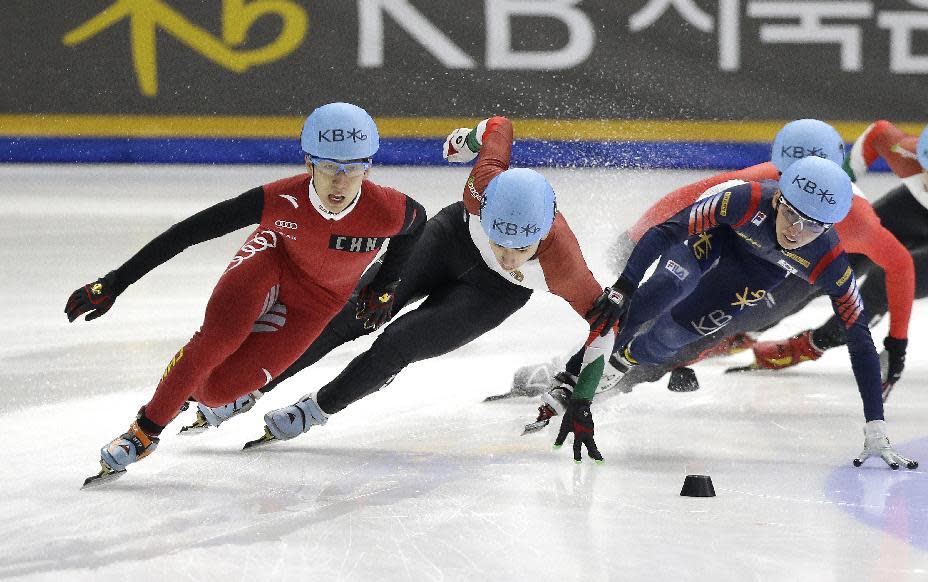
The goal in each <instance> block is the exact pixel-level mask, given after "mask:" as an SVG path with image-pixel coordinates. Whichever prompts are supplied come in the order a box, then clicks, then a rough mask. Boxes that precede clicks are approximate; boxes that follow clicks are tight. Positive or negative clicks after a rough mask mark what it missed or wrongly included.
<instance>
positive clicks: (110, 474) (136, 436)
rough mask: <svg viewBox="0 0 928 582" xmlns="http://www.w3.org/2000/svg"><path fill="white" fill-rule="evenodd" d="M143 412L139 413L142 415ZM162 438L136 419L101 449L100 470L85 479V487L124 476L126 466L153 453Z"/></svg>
mask: <svg viewBox="0 0 928 582" xmlns="http://www.w3.org/2000/svg"><path fill="white" fill-rule="evenodd" d="M141 415H142V413H141V412H140V413H139V416H140V417H141ZM159 442H160V439H159V438H158V437H157V436H153V435H150V434H148V433H146V432H145V431H144V430H142V429H141V428H140V427H139V421H138V420H136V421H135V422H133V423H132V424H131V425H130V426H129V430H127V431H126V432H125V433H123V434H122V435H120V436H118V437H116V438H115V439H113V440H112V441H111V442H110V443H109V444H108V445H106V446H104V447H103V448H102V449H100V472H99V473H98V474H96V475H93V476H91V477H87V479H85V480H84V485H83V486H82V488H84V487H90V486H93V485H99V484H102V483H105V482H109V481H113V480H115V479H118V478H119V477H122V476H123V475H124V474H125V473H126V467H127V466H128V465H131V464H132V463H135V462H136V461H139V460H141V459H144V458H145V457H147V456H148V455H150V454H152V453H153V452H154V451H155V449H156V448H158V443H159Z"/></svg>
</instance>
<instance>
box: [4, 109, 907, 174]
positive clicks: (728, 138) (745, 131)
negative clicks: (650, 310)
mask: <svg viewBox="0 0 928 582" xmlns="http://www.w3.org/2000/svg"><path fill="white" fill-rule="evenodd" d="M478 121H479V120H477V119H472V118H398V117H397V118H393V117H391V118H377V123H378V126H379V128H380V130H381V136H382V142H381V149H380V151H379V152H378V153H377V156H376V161H377V163H378V164H385V165H442V164H444V163H445V162H444V160H443V159H442V158H441V145H442V142H443V141H444V136H445V135H446V133H447V132H448V131H450V130H451V129H453V128H455V127H470V126H473V125H475V124H476V123H477V122H478ZM513 123H514V125H515V128H516V134H517V135H518V136H520V137H519V138H517V141H516V144H515V145H514V147H513V164H515V165H520V166H558V167H571V166H579V167H631V168H663V169H674V168H682V169H716V168H733V167H744V166H748V165H752V164H755V163H760V162H763V161H766V160H769V147H770V145H769V143H770V141H772V139H773V136H774V135H775V134H776V131H777V130H778V129H779V128H780V127H782V125H783V123H785V121H765V122H707V121H637V120H569V121H562V120H519V119H517V120H514V122H513ZM832 124H833V125H834V126H835V127H836V128H837V129H838V130H839V131H840V132H841V134H842V136H843V137H844V138H845V140H847V141H851V140H853V139H854V138H855V137H856V136H857V135H859V134H860V132H862V131H863V130H864V129H865V128H866V126H867V123H866V122H832ZM899 125H900V127H902V128H903V129H904V130H906V131H909V132H912V133H917V132H919V131H921V126H920V125H918V124H914V123H913V124H905V123H902V124H899ZM301 126H302V118H298V117H193V116H128V117H125V116H57V115H46V116H29V115H0V133H2V134H3V136H0V159H2V160H3V161H6V162H15V163H152V164H290V163H294V164H298V163H300V162H301V161H302V155H301V152H300V149H299V143H298V140H297V139H296V136H297V135H298V133H299V130H300V127H301ZM875 169H878V170H879V169H882V170H885V169H887V168H886V167H885V164H882V165H880V166H878V167H877V168H875Z"/></svg>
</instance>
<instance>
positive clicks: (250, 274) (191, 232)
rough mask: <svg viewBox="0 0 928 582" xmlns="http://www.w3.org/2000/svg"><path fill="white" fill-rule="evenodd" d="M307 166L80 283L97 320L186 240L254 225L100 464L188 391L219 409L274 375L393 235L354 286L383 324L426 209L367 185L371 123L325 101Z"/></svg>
mask: <svg viewBox="0 0 928 582" xmlns="http://www.w3.org/2000/svg"><path fill="white" fill-rule="evenodd" d="M301 144H302V148H303V150H304V152H305V160H306V167H307V170H308V172H307V173H304V174H300V175H297V176H293V177H291V178H286V179H283V180H280V181H277V182H273V183H270V184H266V185H264V186H262V187H258V188H254V189H252V190H250V191H248V192H246V193H244V194H242V195H241V196H239V197H237V198H235V199H232V200H229V201H226V202H223V203H220V204H218V205H216V206H214V207H212V208H210V209H207V210H204V211H203V212H201V213H199V214H197V215H194V216H192V217H190V218H188V219H186V220H184V221H182V222H181V223H179V224H177V225H175V226H174V227H172V228H171V229H169V230H168V231H167V232H165V233H164V234H162V235H161V236H159V237H158V238H156V239H155V240H153V241H152V242H151V243H149V244H148V245H146V246H145V247H144V248H143V249H142V250H141V251H140V252H139V253H138V254H136V255H135V256H134V257H133V258H132V259H130V260H129V261H128V262H126V264H124V265H123V266H121V267H120V268H119V269H117V270H115V271H113V272H111V273H110V274H108V275H107V276H105V277H103V278H102V279H100V280H98V281H96V282H94V283H91V284H88V285H85V286H84V287H82V288H80V289H78V290H76V291H75V292H74V293H73V294H72V296H71V298H70V299H69V301H68V304H67V306H66V309H65V311H66V312H67V314H68V318H69V319H70V320H71V321H74V320H75V319H76V318H77V317H79V316H80V315H82V314H84V313H89V315H88V316H87V319H94V318H96V317H99V316H100V315H102V314H103V313H105V312H106V311H107V310H108V309H109V308H110V306H111V305H112V303H113V300H114V299H115V298H116V296H117V295H118V294H119V293H121V292H122V291H123V290H124V289H125V288H126V287H127V286H128V285H130V284H131V283H133V282H135V281H137V280H138V279H139V278H140V277H141V276H142V275H144V274H145V273H147V272H148V271H150V270H151V269H153V268H154V267H156V266H157V265H159V264H161V263H163V262H165V261H167V260H168V259H170V258H171V257H173V256H174V255H176V254H177V253H179V252H181V251H182V250H184V249H185V248H187V247H189V246H190V245H193V244H196V243H199V242H202V241H205V240H209V239H212V238H215V237H217V236H221V235H223V234H226V233H229V232H232V231H234V230H237V229H238V228H241V227H243V226H247V225H250V224H255V223H258V224H259V226H258V228H257V229H256V230H255V231H254V232H253V233H252V234H251V235H250V237H249V239H248V241H247V242H246V243H245V244H244V245H243V246H242V248H241V250H240V251H238V252H237V253H236V255H235V256H234V257H233V258H232V261H231V262H230V263H229V266H228V267H227V268H226V270H225V272H224V273H223V274H222V276H221V277H220V279H219V282H218V283H217V284H216V287H215V289H214V290H213V293H212V296H211V297H210V300H209V303H208V304H207V307H206V314H205V317H204V320H203V325H202V326H201V327H200V330H199V331H197V332H196V333H195V334H194V335H193V337H192V338H191V339H190V341H189V342H188V343H187V344H186V345H185V346H184V347H183V348H181V349H180V351H178V352H177V354H176V355H175V356H174V358H173V359H172V360H171V362H170V364H169V365H168V367H167V369H166V370H165V372H164V375H163V376H162V378H161V381H160V383H159V384H158V386H157V388H156V390H155V394H154V396H153V397H152V399H151V400H150V401H149V402H148V404H146V405H144V406H143V407H142V408H141V410H140V411H139V413H138V417H137V419H136V420H135V421H134V422H133V423H132V425H131V426H130V428H129V430H128V431H127V432H126V433H125V434H123V435H121V436H119V437H117V438H116V439H114V440H113V441H112V442H111V443H109V444H108V445H106V446H104V447H103V448H102V450H101V452H100V455H101V459H100V463H101V466H102V470H101V472H100V475H98V476H96V477H91V478H90V479H88V481H87V483H85V484H88V483H93V482H94V481H97V480H106V479H107V478H112V477H114V476H119V475H121V474H122V473H124V472H125V469H126V466H127V465H129V464H130V463H134V462H136V461H138V460H139V459H142V458H144V457H146V456H147V455H149V454H150V453H151V452H153V451H154V450H155V447H157V445H158V441H159V435H160V434H161V431H162V430H163V429H164V427H165V425H167V424H168V423H169V422H170V421H171V420H172V419H173V418H174V417H175V416H176V415H177V413H178V412H179V411H180V409H181V407H182V406H184V405H185V402H186V401H187V400H188V398H192V399H194V400H196V401H198V402H199V403H201V404H202V405H205V406H207V407H209V406H219V405H221V404H223V403H226V402H230V401H233V400H235V399H237V398H239V397H241V396H244V395H246V394H249V393H252V392H256V391H257V390H258V389H259V388H260V387H262V386H264V385H266V384H267V383H268V382H270V381H271V380H272V379H273V378H275V377H277V376H278V375H280V373H281V372H283V371H284V370H285V369H287V367H288V366H290V365H291V364H292V363H293V361H294V360H296V359H297V358H298V357H299V356H300V355H301V354H303V352H304V351H305V349H306V348H307V346H309V345H310V344H311V343H312V341H313V340H314V339H315V338H316V337H317V336H318V335H319V333H320V332H321V331H322V329H323V328H324V327H325V325H326V324H327V323H328V321H329V320H330V319H331V318H332V317H333V316H334V315H336V314H337V313H338V312H339V311H340V310H341V309H342V307H343V306H344V305H345V303H346V301H347V300H348V298H349V297H350V296H351V294H352V291H353V290H354V289H355V286H356V285H357V283H358V280H359V278H360V277H361V274H362V273H363V272H364V270H365V269H366V268H367V267H368V266H369V265H370V263H371V262H372V261H373V260H374V258H375V256H376V255H377V253H378V251H379V250H380V248H381V246H382V245H383V244H384V242H385V241H387V240H388V239H391V242H390V246H389V249H388V250H387V252H386V254H385V256H384V259H383V265H382V268H381V269H380V271H379V272H378V274H377V276H376V277H375V278H374V279H373V280H372V281H371V282H370V283H369V284H368V285H367V287H365V289H364V290H362V292H361V297H362V298H363V300H364V301H363V303H364V308H363V309H362V310H361V311H360V312H359V313H357V317H359V318H360V319H361V320H362V324H366V325H368V326H370V327H374V326H376V325H377V324H379V323H382V322H383V321H385V320H387V319H389V317H390V313H391V308H392V295H393V292H394V289H395V287H396V285H397V283H398V280H399V273H400V270H401V268H402V267H403V264H404V263H405V262H406V260H407V258H408V257H409V254H410V251H411V250H412V247H413V245H414V244H415V241H416V239H417V238H418V237H419V236H420V234H421V231H422V226H423V225H424V223H425V218H426V217H425V210H424V209H423V208H422V206H421V205H420V204H418V203H417V202H415V201H414V200H412V199H410V198H408V197H407V196H406V195H404V194H402V193H401V192H398V191H396V190H393V189H391V188H386V187H383V186H379V185H377V184H374V183H373V182H370V181H368V180H366V177H367V175H368V171H369V169H370V166H371V157H372V156H373V155H374V153H375V152H376V151H377V149H378V147H379V139H378V133H377V127H376V125H375V124H374V120H373V119H371V117H370V116H369V115H368V114H367V113H366V112H365V111H364V110H363V109H361V108H359V107H357V106H354V105H350V104H347V103H332V104H329V105H325V106H323V107H320V108H318V109H316V110H315V111H314V112H313V113H312V114H311V115H310V116H309V117H308V118H307V119H306V122H305V124H304V127H303V133H302V139H301Z"/></svg>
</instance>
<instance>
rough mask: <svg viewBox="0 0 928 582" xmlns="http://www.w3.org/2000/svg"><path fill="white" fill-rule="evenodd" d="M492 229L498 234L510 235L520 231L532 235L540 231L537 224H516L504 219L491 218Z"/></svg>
mask: <svg viewBox="0 0 928 582" xmlns="http://www.w3.org/2000/svg"><path fill="white" fill-rule="evenodd" d="M493 230H495V231H496V232H498V233H500V234H508V235H510V236H513V235H517V234H519V232H520V231H521V232H522V234H527V235H532V234H535V233H537V232H538V231H540V230H541V229H540V228H539V227H538V225H537V224H526V225H525V226H519V225H518V224H515V223H512V222H507V221H505V220H499V219H496V218H494V219H493Z"/></svg>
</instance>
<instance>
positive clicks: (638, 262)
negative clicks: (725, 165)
mask: <svg viewBox="0 0 928 582" xmlns="http://www.w3.org/2000/svg"><path fill="white" fill-rule="evenodd" d="M760 199H761V188H760V184H759V183H757V182H749V183H746V184H739V185H738V186H735V187H733V188H730V189H728V190H725V191H724V192H719V193H718V194H715V195H714V196H709V197H707V198H703V199H700V200H697V201H696V202H694V203H693V204H692V205H690V206H688V207H686V208H684V209H683V210H681V211H680V212H678V213H677V214H675V215H674V216H672V217H671V218H670V219H669V220H668V221H667V222H664V223H662V224H658V225H657V226H653V227H651V228H650V229H648V232H646V233H645V235H644V236H643V237H641V240H639V241H638V244H637V245H635V249H634V250H633V251H632V254H631V256H630V257H629V258H628V263H626V265H625V270H624V271H622V275H621V277H620V279H625V280H626V281H627V282H628V283H630V284H631V285H633V288H634V287H637V286H638V284H639V283H641V279H642V278H643V277H644V273H645V271H646V270H647V269H648V267H649V266H651V263H653V262H654V261H655V260H656V259H657V258H658V257H659V256H661V255H662V254H663V253H664V251H666V250H667V249H668V248H669V247H670V246H671V245H674V244H679V243H682V242H683V241H685V240H686V239H688V238H689V237H691V236H694V235H697V234H700V233H703V232H706V231H707V230H710V229H712V228H715V227H716V226H719V225H722V224H727V225H729V226H731V227H733V228H737V227H738V226H741V225H742V224H744V223H745V222H747V219H748V217H749V216H751V215H752V214H753V213H754V212H756V210H757V207H758V205H759V204H760Z"/></svg>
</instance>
